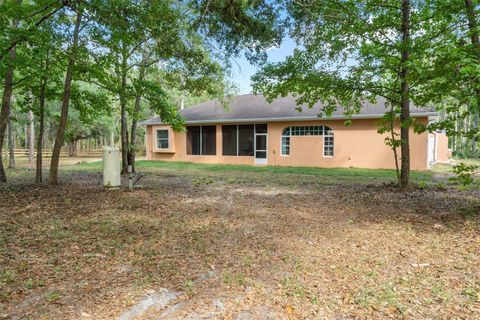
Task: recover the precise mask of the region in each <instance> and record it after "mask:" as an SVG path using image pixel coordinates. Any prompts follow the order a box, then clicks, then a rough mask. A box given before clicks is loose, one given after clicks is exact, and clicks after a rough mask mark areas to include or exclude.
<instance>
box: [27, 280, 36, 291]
mask: <svg viewBox="0 0 480 320" xmlns="http://www.w3.org/2000/svg"><path fill="white" fill-rule="evenodd" d="M25 286H26V287H27V289H33V288H34V287H35V283H34V282H33V279H31V278H30V279H28V280H27V282H26V283H25Z"/></svg>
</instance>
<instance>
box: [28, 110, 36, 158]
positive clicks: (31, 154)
mask: <svg viewBox="0 0 480 320" xmlns="http://www.w3.org/2000/svg"><path fill="white" fill-rule="evenodd" d="M33 119H34V118H33V112H32V110H29V111H28V122H29V124H28V130H27V132H28V162H30V163H32V162H33V161H34V159H35V147H34V145H35V124H34V122H33Z"/></svg>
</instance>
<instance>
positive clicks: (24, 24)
mask: <svg viewBox="0 0 480 320" xmlns="http://www.w3.org/2000/svg"><path fill="white" fill-rule="evenodd" d="M479 17H480V3H479V1H478V0H432V1H421V0H418V1H414V0H187V1H178V0H149V1H142V0H29V1H26V0H0V93H1V95H2V98H1V102H0V103H1V108H0V319H27V318H28V319H121V320H139V319H235V320H245V319H478V318H479V314H480V309H479V306H480V268H479V266H480V188H479V187H480V179H479V177H480V176H479V172H478V167H479V164H480V129H479V116H480V39H479V34H480V30H479V25H480V21H479V19H480V18H479ZM284 44H287V46H288V44H291V49H292V50H291V52H288V53H285V52H281V53H280V54H279V55H273V56H272V55H270V53H271V51H272V50H275V49H278V48H282V45H284ZM277 53H278V52H277ZM279 56H281V57H280V58H279ZM240 59H241V60H242V61H248V63H250V64H251V66H252V67H253V68H254V69H255V72H256V73H255V75H254V76H253V77H252V88H253V91H254V93H259V94H263V95H264V96H265V97H267V99H268V100H273V99H275V98H276V97H280V96H281V97H286V96H289V97H290V95H291V96H293V97H294V98H295V99H296V102H297V105H298V106H305V107H312V106H313V105H315V104H318V103H319V102H321V103H322V106H323V111H322V114H321V116H326V117H330V116H331V115H332V114H333V111H334V110H336V109H337V108H339V106H340V107H342V108H344V109H345V110H344V112H345V116H347V117H346V119H347V120H346V121H345V125H349V124H350V123H351V121H356V119H355V120H352V118H351V117H350V116H352V115H354V114H357V113H359V111H360V110H362V108H364V109H363V110H367V109H368V108H367V107H366V103H365V102H366V101H368V102H373V101H383V100H386V103H385V106H384V107H385V114H384V116H383V118H381V119H379V121H378V133H379V134H382V135H384V136H382V137H381V138H380V143H379V144H381V143H382V141H383V137H386V138H385V144H386V145H387V147H388V148H386V151H387V152H390V150H389V149H390V148H391V150H392V158H388V159H389V161H392V162H390V163H392V164H393V159H395V162H396V170H393V169H360V168H352V167H348V168H347V167H346V165H345V168H330V167H328V168H320V167H290V166H280V165H279V166H272V165H257V166H253V165H244V164H240V163H239V164H228V165H227V164H223V165H222V164H217V163H215V164H213V163H210V164H206V163H191V162H175V161H148V160H147V161H136V157H137V156H138V155H139V154H141V153H142V152H143V141H144V135H145V130H144V128H143V127H141V126H139V125H138V122H139V121H140V120H142V119H146V118H149V117H152V116H159V117H160V118H161V121H162V122H163V123H165V124H167V125H170V126H171V127H172V128H173V130H176V131H180V130H185V119H184V118H182V117H181V116H180V113H179V111H178V110H179V109H181V108H183V107H189V106H191V105H194V104H197V103H199V102H203V101H206V100H209V99H218V101H219V102H220V104H221V105H225V106H226V107H228V100H229V99H228V98H229V96H230V95H232V94H234V93H235V92H236V87H235V80H238V79H234V78H233V79H232V66H234V65H236V64H237V60H240ZM249 66H250V65H249ZM378 98H382V99H380V100H379V99H378ZM262 101H263V97H262ZM220 104H219V105H220ZM413 106H415V107H418V108H422V109H424V110H435V111H438V113H439V114H440V116H439V119H438V121H433V119H432V121H431V122H429V123H426V121H427V120H426V118H427V116H424V117H423V119H424V120H425V123H419V122H417V121H415V119H416V118H415V117H414V116H411V115H410V111H411V110H412V108H413ZM190 110H192V109H190ZM298 111H299V112H300V111H301V110H298ZM432 114H436V113H433V112H431V113H428V115H429V116H430V115H432ZM412 115H413V111H412ZM349 117H350V118H349ZM377 118H378V114H375V121H376V119H377ZM343 119H344V118H343V115H342V118H341V120H339V119H338V120H336V121H338V126H337V127H338V128H339V130H341V129H343V128H344V127H343V124H341V123H340V121H343ZM358 119H360V120H365V119H361V117H358ZM369 119H370V118H369ZM372 119H373V118H372ZM277 120H278V118H277ZM309 121H310V120H309ZM314 121H317V119H315V120H314ZM323 121H327V120H323V119H322V122H323ZM252 122H253V120H252ZM312 122H313V121H312ZM370 122H371V123H373V120H372V121H370ZM157 123H158V122H155V126H156V124H157ZM278 123H279V124H281V123H282V121H279V122H278ZM191 124H193V123H191ZM231 124H232V123H231ZM269 125H270V124H268V125H265V124H263V123H262V124H257V123H255V124H252V123H248V124H247V123H245V124H238V125H235V126H234V127H235V128H233V127H230V128H229V127H228V126H225V133H226V136H228V131H229V130H230V133H231V136H230V140H231V141H232V143H231V144H230V145H228V146H225V147H224V151H225V152H226V155H227V156H235V157H239V156H245V157H247V156H248V157H253V156H252V153H253V154H254V153H255V150H256V147H253V149H252V147H250V146H251V145H254V146H255V144H256V142H254V141H256V140H254V139H256V138H257V136H256V128H260V131H261V132H264V130H265V129H266V127H268V126H269ZM152 126H154V125H152ZM293 126H296V125H293V124H292V127H288V128H293ZM315 127H317V128H316V129H315V130H316V131H317V134H318V135H317V136H313V137H309V138H318V137H320V135H319V134H320V131H321V132H322V135H324V138H329V139H330V142H331V144H329V145H327V149H326V148H325V146H326V143H325V142H321V140H320V139H317V140H315V141H320V143H319V144H318V146H319V148H321V147H323V156H325V155H327V157H326V158H327V159H328V157H330V156H331V155H332V154H333V156H335V154H336V151H335V152H334V151H333V149H335V150H341V148H342V147H343V148H344V146H342V144H341V143H337V141H338V140H340V139H337V135H336V136H335V139H336V140H335V145H333V136H332V135H331V134H332V131H331V130H327V128H326V126H324V124H323V123H322V124H321V125H318V126H317V125H315ZM337 127H336V128H337ZM371 127H372V126H370V128H371ZM216 128H217V127H214V126H212V124H211V123H209V124H207V125H205V126H202V125H198V124H195V125H194V126H192V130H191V131H190V135H191V136H194V137H195V139H194V141H197V142H196V143H195V144H191V145H190V147H189V149H188V148H185V149H187V150H181V152H182V153H191V156H192V157H193V156H195V157H202V155H203V154H205V155H210V156H211V154H215V153H217V154H219V152H217V150H213V149H212V150H210V149H208V148H205V150H203V142H202V141H207V140H208V141H209V144H210V145H211V146H213V147H212V148H217V142H218V145H219V146H220V145H221V142H222V143H223V140H222V141H219V140H218V139H217V137H219V134H223V132H222V131H219V130H218V129H216ZM359 128H360V129H359V130H358V131H355V130H351V132H353V135H355V134H357V132H358V133H359V137H360V136H361V134H362V133H363V131H365V129H364V127H359ZM241 129H245V132H246V134H244V135H243V137H242V136H241V135H240V134H239V130H241ZM169 130H170V128H168V130H167V128H163V129H161V130H158V131H160V132H164V133H165V132H166V134H167V135H168V134H169V133H168V132H170V131H169ZM288 130H293V129H288ZM312 130H313V129H312ZM412 131H414V133H412ZM437 131H442V132H445V133H446V134H447V135H448V136H449V144H450V147H451V149H452V150H453V154H454V157H455V159H454V161H455V163H456V165H452V164H438V165H435V166H433V168H432V170H426V171H420V170H418V171H417V170H412V171H411V170H410V167H411V164H410V156H411V153H413V152H415V150H414V148H412V150H410V138H411V136H412V134H420V133H422V134H423V136H421V137H419V136H416V137H415V138H419V139H420V138H423V137H425V138H426V139H427V141H426V142H425V144H426V145H427V146H429V145H428V139H429V138H430V136H429V135H427V134H426V133H427V132H428V133H434V132H437ZM279 132H281V131H280V130H279ZM303 132H304V133H305V136H304V137H303V138H305V137H306V135H307V133H306V131H305V130H304V131H303ZM327 132H328V135H327ZM369 132H372V130H371V129H369ZM373 132H374V131H373ZM185 135H187V133H186V134H185ZM290 136H291V134H290V133H289V136H288V153H290V150H291V149H290V148H292V151H293V143H292V145H290V138H291V139H292V141H293V139H294V138H302V137H300V136H292V137H290ZM371 136H372V135H370V137H371ZM220 137H222V139H223V136H220ZM263 138H265V139H268V136H265V135H262V139H263ZM282 138H284V137H283V135H282V137H280V136H278V139H276V140H277V142H278V143H280V148H281V146H282V144H281V141H282ZM360 138H361V137H360ZM442 139H443V140H442V141H445V139H444V137H443V136H442ZM152 140H153V139H152ZM160 140H161V139H160ZM185 140H186V139H185ZM242 140H243V141H246V142H247V143H246V144H247V145H248V148H246V150H239V144H241V143H242V142H243V141H242ZM412 140H413V139H412ZM165 141H170V140H168V139H166V140H165V138H164V140H161V141H160V143H166V144H167V145H168V142H165ZM177 141H178V140H177ZM225 141H227V139H225ZM285 141H286V139H285ZM312 141H313V140H312ZM324 141H326V140H324ZM365 141H366V143H365V145H367V144H368V145H370V144H371V142H372V141H371V139H364V140H363V142H365ZM338 142H339V141H338ZM414 143H415V141H414V140H413V141H412V145H413V144H414ZM352 144H354V142H352ZM104 145H115V146H117V147H119V148H120V149H121V161H122V173H123V174H124V175H123V182H124V184H123V185H122V184H121V181H119V182H118V184H117V185H119V187H115V188H110V187H112V186H113V185H111V184H110V183H108V182H107V183H105V181H104V175H103V174H102V170H103V167H104V163H102V162H101V161H87V160H86V157H90V156H94V157H98V156H99V155H100V153H101V148H102V146H104ZM297 145H298V144H297ZM377 146H378V144H377ZM222 147H223V146H222ZM382 147H383V145H382ZM286 148H287V144H286V143H285V150H286ZM328 148H331V150H330V149H328ZM177 149H178V148H177ZM182 149H183V148H182ZM190 149H191V150H190ZM305 149H307V150H306V152H305V154H306V153H308V152H311V150H309V149H308V148H305ZM358 149H359V150H360V151H359V153H361V154H363V153H367V152H369V150H368V148H363V145H362V147H361V148H358ZM363 149H365V150H363ZM276 150H277V152H278V149H274V150H272V153H275V151H276ZM163 151H165V150H163ZM170 151H171V150H170ZM260 151H261V152H264V153H265V154H266V152H267V151H265V150H260ZM429 151H430V150H428V151H425V152H426V158H427V159H426V160H427V161H426V162H428V161H429V159H428V155H429V153H428V152H429ZM422 152H423V151H422ZM113 153H114V154H115V155H116V150H115V151H114V152H112V154H113ZM165 153H166V154H167V153H168V154H169V152H166V151H165ZM345 154H346V156H345V158H348V157H349V155H348V153H345ZM189 156H190V155H189ZM222 156H223V155H222ZM279 156H282V155H281V154H280V155H279ZM301 156H303V153H302V154H301ZM72 157H74V158H72ZM82 157H85V158H82ZM372 158H373V157H372ZM378 158H379V157H376V159H378ZM19 159H21V160H22V161H19ZM25 159H26V161H28V163H26V164H25V163H24V162H25ZM112 159H113V160H112V163H114V164H117V165H118V164H119V162H118V161H117V160H116V158H113V157H112ZM252 159H253V158H252ZM412 159H413V160H414V158H413V157H412ZM15 160H17V161H18V162H17V163H16V164H15ZM66 160H70V161H71V162H70V163H67V161H66ZM168 160H171V159H168ZM201 160H202V161H203V160H204V158H203V159H201ZM348 160H350V159H348ZM61 161H62V162H61ZM342 161H343V160H342ZM21 162H22V163H21ZM199 162H200V161H199ZM422 162H423V158H422ZM252 163H253V162H252ZM269 163H270V162H269ZM345 163H347V164H348V163H349V162H348V161H347V160H346V161H345ZM33 164H35V167H36V170H35V171H34V170H33ZM287 164H288V163H287ZM423 164H425V162H423ZM15 166H16V167H15ZM47 166H48V167H49V169H48V170H44V169H45V168H44V167H47ZM129 167H132V168H133V170H134V171H135V170H137V171H141V174H138V175H133V174H129V173H127V172H128V171H129V170H128V168H129ZM372 167H373V168H377V167H378V163H376V162H374V161H373V165H372ZM392 167H393V166H392ZM42 168H44V169H42ZM421 168H424V167H421ZM47 172H48V179H47V177H45V176H44V174H46V173H47ZM115 177H116V178H118V180H121V179H120V178H121V177H120V175H119V174H117V172H115ZM134 178H138V179H137V180H135V182H138V184H137V185H136V186H135V188H134V186H133V181H134ZM140 178H141V179H140ZM139 179H140V180H139ZM47 180H48V183H49V184H51V185H52V186H47V185H46V184H45V182H47ZM125 180H128V182H130V188H128V189H127V188H126V187H124V185H125V182H126V181H125ZM60 182H61V183H60ZM115 186H116V185H115ZM107 187H108V188H107Z"/></svg>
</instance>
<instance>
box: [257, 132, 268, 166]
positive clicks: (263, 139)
mask: <svg viewBox="0 0 480 320" xmlns="http://www.w3.org/2000/svg"><path fill="white" fill-rule="evenodd" d="M267 146H268V134H267V125H266V124H256V125H255V164H267V151H268V147H267Z"/></svg>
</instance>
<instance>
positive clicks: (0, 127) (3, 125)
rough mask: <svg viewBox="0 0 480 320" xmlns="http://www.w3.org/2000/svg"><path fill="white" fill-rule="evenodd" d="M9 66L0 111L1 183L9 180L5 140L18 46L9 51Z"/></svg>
mask: <svg viewBox="0 0 480 320" xmlns="http://www.w3.org/2000/svg"><path fill="white" fill-rule="evenodd" d="M8 55H9V59H10V61H9V66H8V67H7V72H6V74H5V82H4V85H3V96H2V109H1V111H0V183H1V182H7V176H6V174H5V168H4V167H3V157H2V152H3V142H4V140H5V131H6V129H7V123H8V118H9V117H10V103H11V99H12V92H13V72H14V66H13V63H14V61H15V59H16V57H17V50H16V47H13V48H12V49H11V50H10V52H9V54H8Z"/></svg>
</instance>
